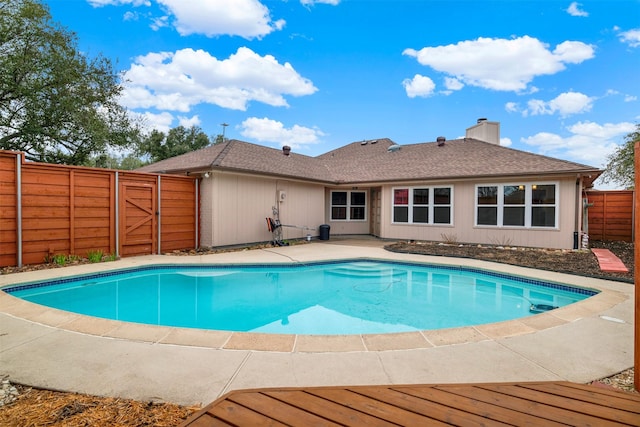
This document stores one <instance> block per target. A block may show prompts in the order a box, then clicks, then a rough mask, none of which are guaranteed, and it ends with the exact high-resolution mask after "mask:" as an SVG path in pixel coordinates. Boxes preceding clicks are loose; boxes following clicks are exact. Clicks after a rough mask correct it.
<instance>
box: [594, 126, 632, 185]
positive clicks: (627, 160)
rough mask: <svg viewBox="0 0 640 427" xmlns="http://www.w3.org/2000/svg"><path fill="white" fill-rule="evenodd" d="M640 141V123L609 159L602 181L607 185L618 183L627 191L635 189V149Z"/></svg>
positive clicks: (601, 176)
mask: <svg viewBox="0 0 640 427" xmlns="http://www.w3.org/2000/svg"><path fill="white" fill-rule="evenodd" d="M638 141H640V123H637V124H636V129H635V131H633V132H631V133H629V134H628V135H627V136H625V142H624V144H622V145H620V146H619V147H618V148H617V149H616V151H614V152H613V153H612V154H611V155H609V157H607V166H606V168H605V171H604V172H603V173H602V175H600V180H601V181H602V182H603V183H605V184H608V183H612V182H613V183H617V184H620V185H621V186H623V187H624V188H627V189H633V188H634V180H635V166H634V153H635V152H634V148H635V144H636V142H638Z"/></svg>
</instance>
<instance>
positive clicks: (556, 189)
mask: <svg viewBox="0 0 640 427" xmlns="http://www.w3.org/2000/svg"><path fill="white" fill-rule="evenodd" d="M499 139H500V124H499V123H497V122H490V121H487V120H486V119H481V120H478V123H477V124H476V125H474V126H472V127H470V128H468V129H467V131H466V136H465V138H462V139H456V140H447V139H446V138H444V137H439V138H437V140H436V141H435V142H429V143H420V144H410V145H397V144H395V143H394V142H393V141H392V140H390V139H386V138H384V139H378V140H366V141H358V142H354V143H351V144H348V145H345V146H343V147H341V148H338V149H335V150H332V151H330V152H328V153H325V154H322V155H320V156H317V157H310V156H305V155H301V154H297V153H292V152H290V151H289V150H288V147H284V148H283V150H282V151H281V150H276V149H272V148H268V147H264V146H260V145H255V144H251V143H247V142H242V141H238V140H229V141H226V142H224V143H221V144H217V145H213V146H209V147H206V148H204V149H201V150H198V151H194V152H191V153H187V154H184V155H181V156H177V157H174V158H171V159H166V160H163V161H160V162H157V163H154V164H151V165H148V166H145V167H144V168H142V169H140V170H141V171H147V172H160V173H171V174H189V175H197V176H200V177H202V181H201V185H200V206H201V214H200V216H201V218H200V230H201V233H200V242H201V245H202V246H211V247H216V246H227V245H237V244H247V243H255V242H264V241H270V240H271V239H272V235H271V232H270V231H269V230H268V229H267V226H266V223H265V218H268V217H273V216H274V213H273V212H274V208H275V209H277V210H278V213H279V219H280V221H281V223H282V224H284V225H288V226H289V227H286V226H285V227H283V238H284V239H296V238H304V237H306V236H307V234H311V235H312V236H316V237H317V236H318V234H319V231H318V230H319V226H320V225H322V224H327V225H329V226H330V230H331V235H373V236H377V237H380V238H385V239H402V240H429V241H448V242H451V241H456V242H465V243H477V244H494V245H514V246H527V247H545V248H559V249H572V248H574V249H577V248H578V247H579V242H580V241H581V233H582V228H581V227H582V223H583V221H582V215H583V192H584V191H585V190H586V189H587V188H590V187H591V186H592V183H593V181H594V180H595V179H596V178H597V177H598V176H599V174H600V173H601V172H602V171H601V170H599V169H597V168H594V167H591V166H586V165H582V164H578V163H573V162H568V161H564V160H559V159H555V158H551V157H546V156H540V155H536V154H532V153H528V152H524V151H519V150H514V149H511V148H507V147H502V146H500V145H499Z"/></svg>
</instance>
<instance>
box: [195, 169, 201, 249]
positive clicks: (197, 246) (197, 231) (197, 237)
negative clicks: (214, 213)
mask: <svg viewBox="0 0 640 427" xmlns="http://www.w3.org/2000/svg"><path fill="white" fill-rule="evenodd" d="M194 182H195V186H196V206H195V209H194V210H195V216H196V229H195V230H194V231H195V242H194V243H195V249H200V215H198V213H199V212H200V209H199V207H200V180H199V179H196V180H194Z"/></svg>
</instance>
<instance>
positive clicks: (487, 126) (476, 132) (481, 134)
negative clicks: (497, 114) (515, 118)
mask: <svg viewBox="0 0 640 427" xmlns="http://www.w3.org/2000/svg"><path fill="white" fill-rule="evenodd" d="M465 136H466V138H473V139H478V140H480V141H485V142H490V143H491V144H496V145H500V122H490V121H488V120H487V119H485V118H480V119H478V123H477V124H476V125H474V126H471V127H470V128H467V133H466V135H465Z"/></svg>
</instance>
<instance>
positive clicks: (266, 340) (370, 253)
mask: <svg viewBox="0 0 640 427" xmlns="http://www.w3.org/2000/svg"><path fill="white" fill-rule="evenodd" d="M382 244H383V243H382V242H379V241H376V240H344V241H340V240H335V239H333V238H332V240H331V241H326V242H312V243H307V244H302V245H297V246H289V247H279V248H268V249H260V250H250V251H241V252H228V253H221V254H216V255H203V256H190V257H187V256H182V257H180V256H148V257H137V258H128V259H124V260H120V261H116V262H111V263H103V264H92V265H81V266H74V267H66V268H64V269H55V270H44V271H39V272H28V273H20V274H12V275H5V276H0V287H4V286H7V285H10V284H14V283H20V282H28V281H35V280H45V279H51V278H56V277H61V276H63V275H64V276H73V275H79V274H86V273H90V272H96V271H104V270H111V269H115V268H126V267H134V266H143V265H149V264H158V263H161V264H178V263H180V264H182V263H192V264H193V263H196V264H198V263H207V264H209V263H210V264H220V263H222V264H228V263H291V262H308V261H313V260H320V259H345V258H362V257H368V258H377V259H391V260H402V261H416V262H427V263H438V264H448V265H456V266H461V265H462V266H470V267H477V268H486V269H491V270H494V271H500V272H504V273H509V274H516V275H521V276H529V277H533V278H536V279H541V280H549V281H556V282H562V283H567V284H570V285H576V286H582V287H588V288H596V289H599V290H600V291H601V293H599V294H598V295H596V296H593V297H591V298H588V299H586V300H584V301H581V302H578V303H576V304H572V305H570V306H567V307H563V308H560V309H556V310H553V311H551V312H547V313H543V314H538V315H535V316H531V317H527V318H523V319H519V320H513V321H507V322H500V323H493V324H488V325H478V326H473V327H465V328H455V329H445V330H438V331H421V332H411V333H402V334H384V335H356V336H306V335H298V336H295V335H267V334H253V333H232V332H224V331H204V330H194V329H183V328H171V327H159V326H149V325H140V324H133V323H125V322H119V321H112V320H106V319H98V318H93V317H87V316H81V315H78V314H74V313H68V312H64V311H60V310H55V309H51V308H47V307H43V306H39V305H36V304H31V303H28V302H25V301H23V300H20V299H18V298H15V297H13V296H10V295H8V294H5V293H4V292H0V376H8V377H9V379H10V380H11V381H13V382H17V383H22V384H27V385H32V386H36V387H44V388H51V389H56V390H65V391H75V392H81V393H89V394H95V395H106V396H119V397H124V398H133V399H137V400H143V401H145V400H154V401H167V402H174V403H179V404H185V405H194V404H202V405H205V404H207V403H209V402H211V401H213V400H214V399H216V398H217V397H219V396H221V395H222V394H224V393H226V392H228V391H230V390H236V389H243V388H256V387H285V386H291V387H302V386H322V385H365V384H421V383H422V384H434V383H455V382H465V383H466V382H504V381H547V380H553V381H558V380H567V381H572V382H578V383H585V382H589V381H591V380H594V379H598V378H602V377H605V376H608V375H611V374H614V373H617V372H619V371H622V370H624V369H627V368H629V367H631V366H632V365H633V314H634V313H633V285H630V284H628V283H619V282H612V281H605V280H598V279H590V278H584V277H577V276H570V275H565V274H558V273H551V272H543V271H538V270H531V269H526V268H519V267H513V266H506V265H501V264H494V263H487V262H482V261H476V260H469V259H455V258H444V257H430V256H421V255H409V254H395V253H390V252H387V251H385V250H384V249H382Z"/></svg>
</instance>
